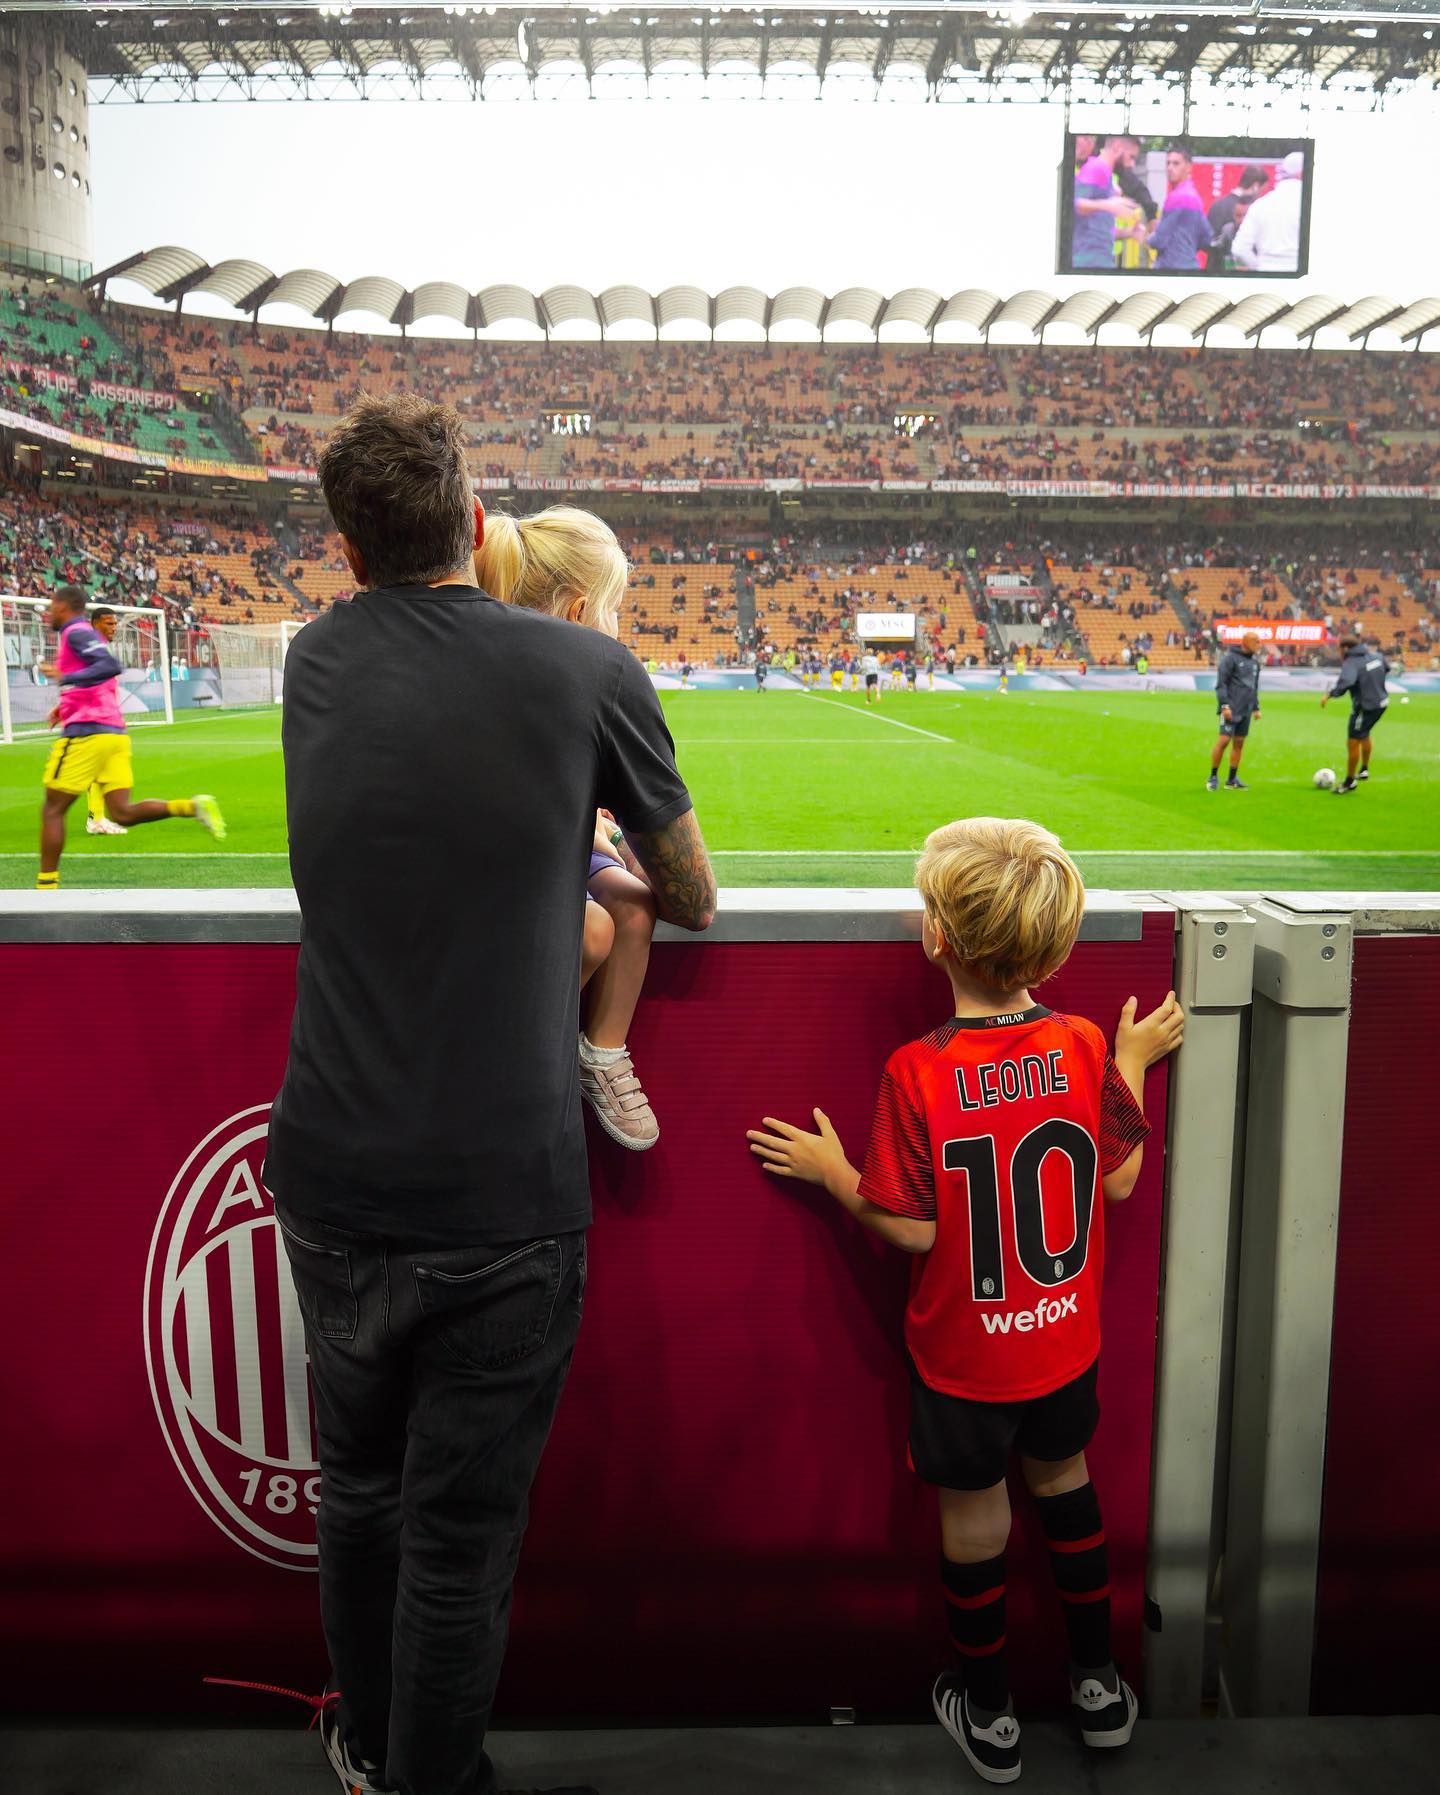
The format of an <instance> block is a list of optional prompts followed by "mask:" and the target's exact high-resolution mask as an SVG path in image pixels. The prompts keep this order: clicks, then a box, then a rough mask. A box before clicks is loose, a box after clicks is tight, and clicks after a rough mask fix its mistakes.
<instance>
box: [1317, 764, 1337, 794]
mask: <svg viewBox="0 0 1440 1795" xmlns="http://www.w3.org/2000/svg"><path fill="white" fill-rule="evenodd" d="M1315 783H1316V785H1318V786H1319V788H1320V790H1321V791H1322V792H1333V791H1334V789H1335V770H1334V768H1333V767H1321V769H1320V771H1319V772H1318V773H1317V774H1316V775H1315Z"/></svg>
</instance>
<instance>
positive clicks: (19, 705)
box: [0, 592, 175, 742]
mask: <svg viewBox="0 0 1440 1795" xmlns="http://www.w3.org/2000/svg"><path fill="white" fill-rule="evenodd" d="M49 606H50V601H49V599H48V598H21V597H19V596H18V595H17V594H15V593H13V592H6V593H0V742H14V741H24V740H26V739H28V738H30V737H33V736H43V735H46V734H48V733H49V730H50V723H49V716H50V712H51V711H52V710H53V709H54V707H55V705H56V704H57V703H58V702H59V698H60V687H59V685H58V684H57V683H56V681H55V680H53V679H47V678H46V676H45V675H44V674H43V673H42V672H41V671H40V669H41V668H42V667H43V666H46V665H48V664H51V663H53V662H54V660H55V657H56V656H57V655H58V654H59V652H60V640H59V637H58V636H57V634H56V633H55V631H54V630H52V629H51V628H50V626H49V624H48V623H47V622H46V620H45V618H46V612H47V611H48V609H49ZM96 611H113V612H114V614H115V617H116V620H117V622H116V629H115V636H114V640H113V641H112V642H111V644H110V648H111V652H112V653H113V654H114V656H115V658H116V660H118V661H119V662H120V664H121V667H122V668H123V672H122V673H121V676H120V709H121V712H122V713H123V715H124V718H125V722H126V724H127V726H130V727H133V726H134V725H135V724H137V723H173V722H174V721H175V706H174V701H173V693H172V678H173V675H174V672H175V668H174V666H173V665H172V662H171V638H170V631H169V629H168V627H167V626H166V622H165V615H164V613H163V612H162V611H156V610H152V609H150V608H149V607H146V606H141V605H118V604H117V605H112V604H107V603H101V604H95V605H91V607H90V613H89V614H90V616H91V617H93V616H94V614H95V612H96Z"/></svg>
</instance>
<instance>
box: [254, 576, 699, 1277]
mask: <svg viewBox="0 0 1440 1795" xmlns="http://www.w3.org/2000/svg"><path fill="white" fill-rule="evenodd" d="M283 734H284V746H285V790H286V809H287V813H288V818H289V827H290V869H291V873H292V875H293V877H294V881H295V889H296V891H297V892H298V894H299V897H300V908H301V917H302V928H301V947H300V963H299V968H298V971H297V975H296V996H295V1017H294V1022H293V1024H292V1028H291V1035H290V1059H289V1064H288V1066H287V1068H286V1072H285V1082H284V1084H283V1085H282V1087H281V1090H280V1094H279V1096H278V1097H277V1098H276V1100H275V1107H274V1111H273V1113H272V1116H271V1121H270V1144H269V1154H268V1157H267V1160H266V1174H265V1175H266V1181H267V1183H268V1184H269V1186H270V1188H271V1189H272V1190H273V1191H274V1192H275V1193H276V1194H277V1195H278V1196H279V1197H280V1198H281V1200H282V1201H283V1202H285V1203H288V1204H290V1205H291V1206H293V1207H294V1208H295V1209H297V1210H300V1211H301V1212H303V1213H307V1214H311V1215H318V1216H320V1217H321V1218H322V1219H324V1220H328V1221H331V1222H334V1223H336V1224H338V1225H339V1226H342V1227H352V1228H356V1229H358V1230H360V1231H362V1232H373V1233H378V1234H383V1235H387V1236H389V1237H392V1238H410V1239H414V1240H417V1241H421V1242H424V1243H427V1244H428V1243H440V1242H446V1241H454V1242H473V1243H476V1244H482V1245H483V1244H489V1243H492V1242H493V1243H497V1244H498V1243H504V1242H507V1241H521V1240H529V1239H533V1238H536V1237H538V1236H540V1235H544V1234H550V1233H557V1232H561V1231H564V1230H569V1229H574V1228H581V1227H584V1226H585V1225H586V1224H587V1223H588V1221H589V1219H590V1189H589V1177H588V1172H587V1167H586V1159H585V1136H584V1132H583V1129H582V1126H581V1119H580V1095H579V1083H578V1077H577V1070H576V1036H577V1030H578V1026H579V1024H578V1010H579V980H580V938H581V931H582V926H583V914H584V908H585V879H586V874H587V872H588V869H589V864H590V850H591V846H592V844H593V840H594V829H595V811H596V807H597V806H598V805H602V804H603V805H605V806H606V807H607V808H609V809H611V810H613V811H614V812H615V814H616V816H617V817H618V818H619V819H620V821H621V822H622V823H624V824H625V825H626V826H627V827H630V828H632V829H636V830H641V831H650V830H655V829H659V828H661V827H663V826H664V825H665V824H666V823H668V822H670V821H672V820H673V819H674V818H675V817H677V816H679V815H681V814H682V813H683V812H684V811H686V810H688V809H689V808H690V796H689V793H688V792H687V791H686V789H685V785H684V782H683V781H682V780H681V778H680V775H679V773H678V772H677V771H676V769H675V750H674V744H673V742H672V741H671V739H670V734H669V731H668V730H667V729H666V727H665V722H664V718H663V717H662V715H661V711H660V704H659V700H658V699H657V698H656V696H655V690H654V687H653V686H652V685H651V683H650V680H649V678H648V676H647V675H646V673H645V671H644V669H643V668H642V667H641V666H640V664H639V662H638V661H637V660H636V659H635V657H634V656H633V655H632V654H630V653H628V652H627V651H626V650H625V649H623V648H621V647H620V646H619V644H618V643H616V642H613V641H611V640H610V639H609V637H607V636H603V635H600V634H598V633H597V632H596V631H594V630H591V629H585V628H583V627H582V626H580V625H579V624H573V623H566V622H564V621H562V620H561V619H559V618H556V617H547V616H541V615H539V614H538V613H536V612H534V611H524V610H518V609H515V608H512V607H511V606H509V605H503V604H500V603H498V602H497V601H496V600H495V599H493V598H490V597H489V596H488V595H487V594H485V593H483V592H481V591H479V590H478V588H476V587H473V586H438V587H433V588H432V587H426V586H397V587H391V588H388V589H386V590H384V591H377V592H364V593H361V594H359V595H358V596H357V597H356V598H354V599H353V600H352V601H351V602H350V603H348V604H338V605H335V606H334V607H332V608H331V609H330V610H329V611H327V612H326V613H325V614H324V615H323V616H321V617H318V618H317V619H316V620H315V621H314V622H313V623H311V624H310V625H309V626H308V627H307V628H306V629H304V630H302V631H301V632H300V634H299V635H298V636H297V637H296V638H295V640H294V642H293V643H292V644H291V647H290V649H289V652H288V654H287V657H286V661H285V712H284V725H283Z"/></svg>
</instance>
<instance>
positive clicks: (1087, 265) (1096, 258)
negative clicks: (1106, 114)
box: [1057, 132, 1314, 280]
mask: <svg viewBox="0 0 1440 1795" xmlns="http://www.w3.org/2000/svg"><path fill="white" fill-rule="evenodd" d="M1313 168H1314V145H1313V144H1312V143H1310V142H1308V141H1307V140H1305V139H1301V138H1271V137H1266V138H1246V137H1191V138H1185V137H1140V136H1130V135H1128V134H1125V133H1121V134H1118V135H1114V136H1104V135H1100V134H1098V133H1097V134H1094V135H1087V134H1086V133H1084V132H1079V133H1072V134H1071V135H1069V136H1067V137H1066V139H1065V159H1064V161H1063V163H1062V164H1061V168H1060V248H1059V257H1058V261H1057V269H1058V272H1059V273H1061V274H1141V275H1149V276H1154V275H1157V274H1159V275H1164V274H1185V275H1191V276H1194V275H1197V274H1205V275H1239V276H1242V277H1243V278H1245V279H1247V280H1253V279H1255V278H1256V277H1263V276H1266V275H1268V276H1272V277H1274V278H1277V279H1284V278H1287V277H1289V278H1292V279H1293V278H1294V277H1295V276H1296V275H1301V274H1304V273H1305V271H1306V268H1307V266H1308V263H1309V254H1310V197H1311V187H1312V176H1313Z"/></svg>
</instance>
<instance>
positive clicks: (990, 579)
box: [985, 573, 1035, 592]
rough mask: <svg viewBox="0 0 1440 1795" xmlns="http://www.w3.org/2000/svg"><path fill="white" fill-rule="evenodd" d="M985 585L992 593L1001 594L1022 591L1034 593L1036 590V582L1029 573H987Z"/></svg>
mask: <svg viewBox="0 0 1440 1795" xmlns="http://www.w3.org/2000/svg"><path fill="white" fill-rule="evenodd" d="M985 584H986V586H987V588H988V589H989V590H990V591H992V592H994V591H997V590H998V591H1001V592H1018V591H1022V590H1023V591H1026V592H1033V591H1034V589H1035V587H1034V582H1033V581H1032V579H1031V578H1030V575H1029V574H1028V573H987V574H986V575H985Z"/></svg>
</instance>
